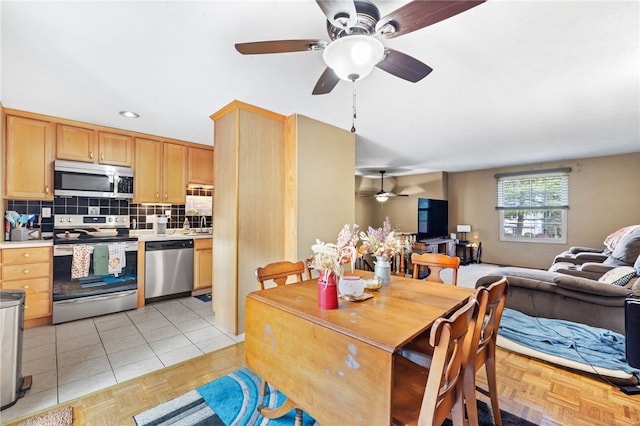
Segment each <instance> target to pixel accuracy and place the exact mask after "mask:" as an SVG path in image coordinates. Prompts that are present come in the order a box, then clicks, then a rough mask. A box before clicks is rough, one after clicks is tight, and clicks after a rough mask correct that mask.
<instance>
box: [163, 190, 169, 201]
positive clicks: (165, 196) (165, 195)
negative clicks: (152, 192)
mask: <svg viewBox="0 0 640 426" xmlns="http://www.w3.org/2000/svg"><path fill="white" fill-rule="evenodd" d="M167 198H169V194H167V193H166V192H165V193H164V199H165V200H166V199H167Z"/></svg>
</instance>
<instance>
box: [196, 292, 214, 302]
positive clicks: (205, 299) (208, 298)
mask: <svg viewBox="0 0 640 426" xmlns="http://www.w3.org/2000/svg"><path fill="white" fill-rule="evenodd" d="M193 297H195V298H196V299H199V300H202V301H203V302H211V293H207V294H200V295H198V296H193Z"/></svg>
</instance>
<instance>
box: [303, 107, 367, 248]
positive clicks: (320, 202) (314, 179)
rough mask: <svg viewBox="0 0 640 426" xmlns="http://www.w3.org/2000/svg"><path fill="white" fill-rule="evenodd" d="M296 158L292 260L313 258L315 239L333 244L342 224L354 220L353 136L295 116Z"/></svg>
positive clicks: (345, 131)
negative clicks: (295, 206) (312, 248)
mask: <svg viewBox="0 0 640 426" xmlns="http://www.w3.org/2000/svg"><path fill="white" fill-rule="evenodd" d="M295 119H296V136H297V137H296V142H297V156H296V158H292V160H291V161H295V162H296V163H297V167H296V169H297V173H296V174H297V180H296V200H297V208H296V211H297V213H296V216H297V220H296V222H297V225H296V239H295V243H296V250H295V253H296V254H295V256H294V257H293V259H291V260H300V259H306V258H308V257H310V256H312V255H313V252H312V251H311V245H312V244H314V243H315V241H316V239H320V240H321V241H324V242H332V243H335V242H336V239H337V237H338V233H339V232H340V230H341V229H342V227H343V226H344V225H345V224H347V223H348V224H352V223H354V221H355V197H354V196H353V194H354V192H355V187H354V181H353V173H354V168H355V136H354V135H353V133H351V132H349V131H347V130H344V129H340V128H338V127H334V126H331V125H329V124H326V123H323V122H320V121H317V120H314V119H312V118H309V117H305V116H303V115H295Z"/></svg>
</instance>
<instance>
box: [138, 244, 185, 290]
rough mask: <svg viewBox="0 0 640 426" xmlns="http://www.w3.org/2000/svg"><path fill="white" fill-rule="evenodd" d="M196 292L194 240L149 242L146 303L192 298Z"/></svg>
mask: <svg viewBox="0 0 640 426" xmlns="http://www.w3.org/2000/svg"><path fill="white" fill-rule="evenodd" d="M192 290H193V240H191V239H189V240H167V241H148V242H147V243H145V266H144V298H145V300H146V301H154V300H155V301H158V300H162V299H168V298H172V297H179V296H186V295H190V294H191V291H192ZM187 293H188V294H187ZM150 299H151V300H150Z"/></svg>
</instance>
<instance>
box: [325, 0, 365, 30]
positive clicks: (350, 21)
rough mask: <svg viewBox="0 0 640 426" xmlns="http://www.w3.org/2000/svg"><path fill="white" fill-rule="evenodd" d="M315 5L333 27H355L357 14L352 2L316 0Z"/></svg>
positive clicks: (348, 0) (349, 0) (346, 0)
mask: <svg viewBox="0 0 640 426" xmlns="http://www.w3.org/2000/svg"><path fill="white" fill-rule="evenodd" d="M316 3H318V6H320V9H322V13H324V14H325V16H326V17H327V19H328V20H329V22H331V23H332V24H333V26H335V27H337V28H344V29H349V28H351V27H353V26H355V25H356V22H357V18H358V14H357V13H356V5H355V3H354V2H353V1H352V0H316Z"/></svg>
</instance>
